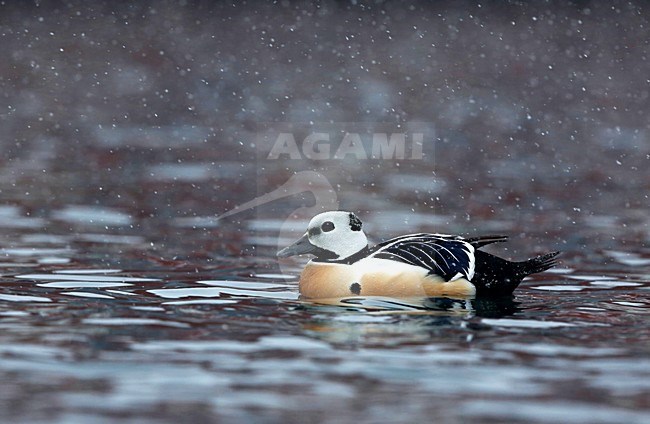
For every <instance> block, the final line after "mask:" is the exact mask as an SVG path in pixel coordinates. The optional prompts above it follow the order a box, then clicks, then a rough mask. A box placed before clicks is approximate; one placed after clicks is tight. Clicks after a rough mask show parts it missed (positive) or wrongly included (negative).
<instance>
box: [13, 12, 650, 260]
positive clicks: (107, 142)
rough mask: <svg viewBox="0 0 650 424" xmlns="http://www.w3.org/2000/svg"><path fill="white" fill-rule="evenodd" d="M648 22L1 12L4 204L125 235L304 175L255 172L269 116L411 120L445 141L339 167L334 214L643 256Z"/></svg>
mask: <svg viewBox="0 0 650 424" xmlns="http://www.w3.org/2000/svg"><path fill="white" fill-rule="evenodd" d="M648 12H649V11H648V5H647V3H646V2H640V1H638V2H622V1H615V2H596V1H594V2H590V1H579V2H559V1H558V2H555V1H551V2H532V3H528V2H485V3H478V2H469V1H467V2H453V3H450V2H431V3H430V2H396V1H395V2H391V1H389V2H320V3H315V4H314V3H312V2H284V1H282V2H275V3H273V4H270V3H262V2H252V3H240V2H237V3H234V4H233V3H226V2H217V3H213V2H199V1H196V2H195V1H187V2H186V1H159V2H158V1H157V2H144V1H141V2H131V3H127V2H108V1H107V2H92V3H86V2H74V1H73V2H52V3H50V2H5V3H2V4H1V5H0V43H1V45H2V60H1V61H0V90H1V91H0V93H1V94H0V148H1V151H2V155H1V157H0V189H1V193H0V196H1V197H0V201H1V202H2V203H3V204H6V205H19V206H20V207H21V208H22V210H24V211H26V212H25V213H28V214H30V215H31V216H44V217H50V216H52V214H53V211H55V210H60V209H61V208H65V207H67V206H69V205H91V206H100V207H109V208H117V209H118V210H120V211H123V212H124V213H127V214H129V215H130V216H133V217H136V218H137V219H136V227H137V226H139V225H142V222H144V221H146V220H147V219H155V218H159V219H168V218H173V217H179V216H181V217H182V216H189V217H192V216H210V215H214V214H219V213H222V212H225V211H227V210H229V209H230V208H232V207H234V206H235V205H237V204H240V203H242V202H244V201H246V200H249V199H251V198H253V197H255V196H256V195H258V194H259V193H260V192H265V191H268V190H272V189H273V188H274V187H277V186H278V185H279V184H282V183H283V182H284V181H286V180H287V179H288V178H289V177H290V176H291V175H292V173H293V172H294V171H295V169H294V165H293V164H292V163H276V164H274V167H273V166H272V167H269V168H268V169H267V168H266V167H264V169H262V170H260V166H259V163H257V162H256V159H255V158H256V155H257V154H258V153H259V149H260V148H261V146H258V145H256V144H255V137H256V126H257V125H258V124H259V123H260V122H265V123H268V122H307V123H309V122H316V123H330V124H333V125H336V124H337V123H341V122H355V123H359V122H362V123H374V122H376V123H388V124H395V125H404V124H405V123H408V122H414V121H419V122H426V123H429V124H430V125H431V126H432V127H434V129H435V139H434V140H432V142H433V143H434V144H435V155H433V157H431V156H429V157H428V158H427V160H423V161H412V162H408V163H403V164H395V163H390V164H383V165H382V166H376V164H374V165H373V163H371V162H370V161H368V162H358V163H346V164H340V167H341V168H344V172H342V173H341V172H336V173H332V174H331V175H327V177H328V179H329V180H330V182H331V184H332V186H333V187H335V189H336V190H337V191H338V196H339V198H340V201H341V206H342V207H344V208H346V209H354V210H357V211H360V212H361V214H362V215H363V214H365V215H366V216H368V215H372V214H375V215H377V216H376V217H375V218H376V219H377V220H379V222H382V221H381V216H382V213H384V214H386V213H387V212H386V211H387V209H390V210H392V211H395V213H398V214H399V213H400V212H399V211H403V212H402V213H403V214H404V216H407V215H408V214H409V213H411V212H421V213H423V214H434V213H435V214H440V215H442V216H445V217H448V219H447V220H446V221H444V222H443V223H444V224H446V225H447V227H451V228H450V230H456V231H465V232H475V231H483V232H485V230H486V229H487V230H490V229H494V230H500V229H508V230H514V231H519V232H525V231H529V232H535V231H539V232H542V233H543V235H544V236H545V237H546V238H551V239H552V240H553V243H556V244H564V245H565V246H564V248H565V249H567V248H568V249H569V250H572V249H573V250H580V249H584V247H585V246H587V245H589V244H590V243H591V244H592V246H591V247H597V246H601V247H607V246H609V245H610V244H612V243H613V242H612V240H613V239H615V240H617V242H616V243H617V244H618V243H625V242H631V243H634V244H636V245H638V244H639V243H640V242H647V240H648V238H649V232H648V216H647V215H648V214H647V212H648V210H647V208H648V202H649V200H648V194H647V193H648V191H649V188H650V173H649V172H648V171H647V168H648V164H649V162H650V143H649V142H648V131H649V125H650V123H649V122H650V121H648V115H649V114H650V101H649V100H648V97H649V88H650V66H648V53H649V52H648V50H649V46H648V43H649V42H650V24H649V21H648ZM303 165H304V164H303ZM389 168H390V169H389ZM265 172H267V173H268V174H265ZM253 176H255V177H253ZM252 178H256V183H253V181H252ZM280 209H282V207H280ZM288 209H290V208H289V207H288ZM276 213H277V210H276ZM283 213H284V212H283ZM285 215H286V214H285ZM385 216H390V217H391V219H392V218H393V217H394V216H395V215H394V214H393V215H385ZM369 219H372V217H369ZM138 220H140V221H138ZM485 222H488V224H483V223H485ZM419 225H421V226H423V227H425V228H428V227H427V225H426V223H420V224H418V223H416V224H415V226H416V227H417V226H419ZM411 226H413V225H411ZM385 227H386V228H383V229H382V232H384V233H386V232H390V228H391V225H390V223H387V224H386V225H385ZM515 243H516V241H515ZM546 244H548V243H546ZM515 246H516V244H515Z"/></svg>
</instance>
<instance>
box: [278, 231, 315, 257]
mask: <svg viewBox="0 0 650 424" xmlns="http://www.w3.org/2000/svg"><path fill="white" fill-rule="evenodd" d="M314 250H316V246H314V245H313V244H311V243H310V242H309V237H308V236H307V234H305V235H304V236H302V237H300V239H298V240H297V241H296V242H295V243H293V244H292V245H291V246H287V247H285V248H284V249H282V250H280V251H279V252H278V253H277V255H278V257H279V258H288V257H289V256H294V255H304V254H305V253H311V252H313V251H314Z"/></svg>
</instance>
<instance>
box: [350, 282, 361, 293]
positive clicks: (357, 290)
mask: <svg viewBox="0 0 650 424" xmlns="http://www.w3.org/2000/svg"><path fill="white" fill-rule="evenodd" d="M350 293H352V294H356V295H359V294H361V284H359V283H352V284H351V285H350Z"/></svg>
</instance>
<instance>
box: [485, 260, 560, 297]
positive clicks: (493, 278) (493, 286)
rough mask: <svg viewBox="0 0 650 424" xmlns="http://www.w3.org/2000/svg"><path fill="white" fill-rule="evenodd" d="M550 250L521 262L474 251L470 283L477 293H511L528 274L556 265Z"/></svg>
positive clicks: (495, 294) (491, 294) (493, 294)
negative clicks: (472, 275)
mask: <svg viewBox="0 0 650 424" xmlns="http://www.w3.org/2000/svg"><path fill="white" fill-rule="evenodd" d="M559 254H560V252H551V253H547V254H545V255H540V256H537V257H536V258H532V259H528V260H527V261H522V262H511V261H507V260H505V259H501V258H499V257H497V256H494V255H491V254H489V253H486V252H483V251H481V250H477V251H476V252H475V257H476V268H475V271H474V277H473V278H472V283H473V284H474V286H476V294H477V295H483V296H485V295H489V296H502V295H507V294H512V292H513V291H514V290H515V289H516V288H517V286H518V285H519V283H521V280H523V279H524V277H526V276H528V275H530V274H536V273H538V272H542V271H546V270H547V269H549V268H552V267H554V266H555V265H556V263H557V261H556V256H557V255H559Z"/></svg>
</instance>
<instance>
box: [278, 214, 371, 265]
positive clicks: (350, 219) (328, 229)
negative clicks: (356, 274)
mask: <svg viewBox="0 0 650 424" xmlns="http://www.w3.org/2000/svg"><path fill="white" fill-rule="evenodd" d="M361 225H362V224H361V220H360V219H359V218H357V216H356V215H355V214H353V213H352V212H345V211H332V212H323V213H321V214H318V215H316V216H315V217H313V218H312V220H311V221H309V226H308V227H307V232H306V233H305V235H304V236H302V237H301V238H300V239H299V240H298V241H296V242H295V243H293V244H292V245H291V246H288V247H285V248H284V249H282V250H280V251H279V252H278V256H279V257H281V258H286V257H289V256H294V255H301V254H305V253H310V254H312V255H314V256H316V258H317V259H321V260H340V259H345V258H348V257H350V256H352V255H354V254H355V253H358V252H360V251H362V250H364V249H365V248H367V247H368V239H367V238H366V235H365V234H364V233H363V230H361Z"/></svg>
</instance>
